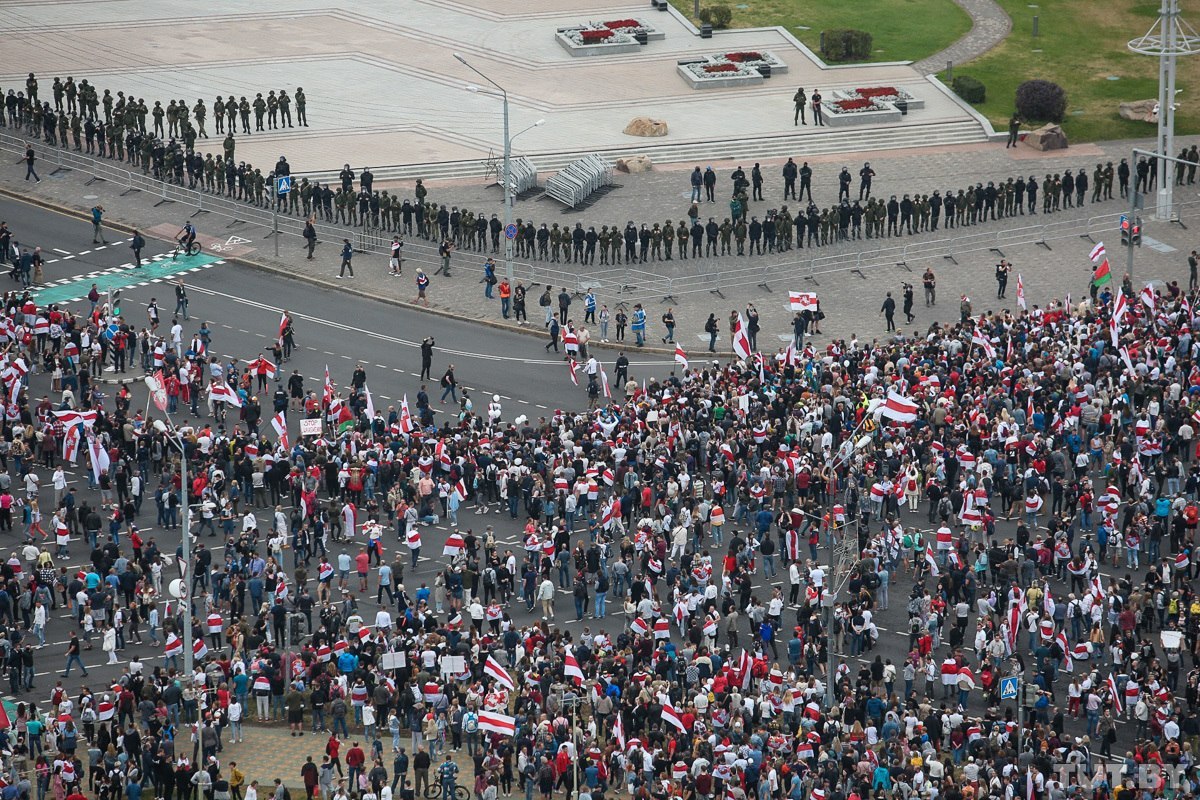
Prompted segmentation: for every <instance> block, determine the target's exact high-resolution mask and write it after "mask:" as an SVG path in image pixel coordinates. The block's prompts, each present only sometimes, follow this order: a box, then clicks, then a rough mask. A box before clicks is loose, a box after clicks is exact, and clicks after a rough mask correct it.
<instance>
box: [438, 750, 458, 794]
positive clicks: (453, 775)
mask: <svg viewBox="0 0 1200 800" xmlns="http://www.w3.org/2000/svg"><path fill="white" fill-rule="evenodd" d="M438 778H440V779H441V784H442V800H454V789H455V787H456V786H457V785H458V764H455V763H454V760H453V759H452V758H451V757H450V754H449V753H447V754H446V760H445V761H443V762H442V765H441V766H440V767H438Z"/></svg>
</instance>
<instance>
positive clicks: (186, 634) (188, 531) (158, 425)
mask: <svg viewBox="0 0 1200 800" xmlns="http://www.w3.org/2000/svg"><path fill="white" fill-rule="evenodd" d="M151 380H153V378H147V385H149V383H150V381H151ZM155 383H157V381H155ZM154 430H156V431H158V432H159V433H161V434H164V435H165V437H166V439H167V441H168V442H170V443H171V444H172V445H174V447H175V449H176V450H178V451H179V482H180V484H181V485H180V487H179V491H180V494H181V495H182V497H181V498H180V499H181V500H182V505H183V564H181V565H180V567H181V568H180V570H179V571H180V572H181V573H182V575H183V586H182V587H181V588H182V589H183V591H182V592H181V593H180V595H181V596H180V598H179V601H180V602H181V603H182V604H183V670H184V673H185V674H186V675H187V676H189V679H190V676H191V674H192V670H193V669H194V667H195V665H194V663H193V660H194V657H195V654H194V652H193V650H192V598H191V586H190V583H191V580H190V578H189V576H188V573H189V572H190V571H191V569H192V507H191V504H190V503H188V471H187V448H185V447H184V445H183V438H182V437H181V436H180V435H179V431H178V430H177V429H176V428H175V427H174V426H171V427H170V428H168V427H167V425H166V423H164V422H163V421H162V420H161V419H156V420H154Z"/></svg>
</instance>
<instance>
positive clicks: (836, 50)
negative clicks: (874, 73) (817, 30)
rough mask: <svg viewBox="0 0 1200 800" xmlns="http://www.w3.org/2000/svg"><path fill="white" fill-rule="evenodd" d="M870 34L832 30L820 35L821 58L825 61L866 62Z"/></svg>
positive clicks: (848, 30)
mask: <svg viewBox="0 0 1200 800" xmlns="http://www.w3.org/2000/svg"><path fill="white" fill-rule="evenodd" d="M871 44H872V40H871V34H869V33H867V32H866V31H856V30H850V29H845V30H832V31H823V32H822V33H821V56H822V57H823V58H824V59H825V60H826V61H866V60H867V59H868V58H870V57H871Z"/></svg>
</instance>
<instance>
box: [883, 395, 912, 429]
mask: <svg viewBox="0 0 1200 800" xmlns="http://www.w3.org/2000/svg"><path fill="white" fill-rule="evenodd" d="M880 409H881V411H882V413H883V416H885V417H887V418H888V419H890V420H893V421H895V422H901V423H907V422H916V420H917V404H916V403H915V402H913V401H912V400H910V399H908V398H907V397H905V396H904V395H902V394H900V393H899V392H896V391H893V390H891V389H889V390H888V395H887V400H885V401H883V405H882V406H880Z"/></svg>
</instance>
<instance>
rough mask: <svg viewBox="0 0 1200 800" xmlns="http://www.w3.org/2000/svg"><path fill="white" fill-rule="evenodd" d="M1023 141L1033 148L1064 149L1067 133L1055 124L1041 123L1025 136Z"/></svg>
mask: <svg viewBox="0 0 1200 800" xmlns="http://www.w3.org/2000/svg"><path fill="white" fill-rule="evenodd" d="M1025 143H1026V144H1027V145H1029V146H1030V147H1032V148H1033V149H1034V150H1065V149H1066V148H1067V135H1066V134H1065V133H1063V129H1062V128H1060V127H1059V126H1057V125H1043V126H1042V127H1040V128H1038V129H1037V130H1036V131H1034V132H1033V133H1031V134H1029V135H1028V136H1026V137H1025Z"/></svg>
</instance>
